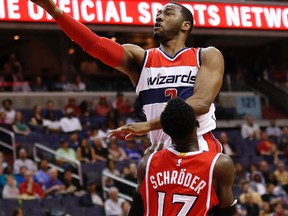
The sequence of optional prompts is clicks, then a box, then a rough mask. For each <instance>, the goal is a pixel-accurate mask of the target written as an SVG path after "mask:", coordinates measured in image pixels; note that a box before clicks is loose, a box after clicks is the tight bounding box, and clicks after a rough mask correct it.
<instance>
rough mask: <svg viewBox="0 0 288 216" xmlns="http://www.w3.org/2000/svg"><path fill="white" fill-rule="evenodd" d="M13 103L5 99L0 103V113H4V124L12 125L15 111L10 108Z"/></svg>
mask: <svg viewBox="0 0 288 216" xmlns="http://www.w3.org/2000/svg"><path fill="white" fill-rule="evenodd" d="M12 105H13V103H12V101H11V100H10V99H5V100H3V101H2V108H1V109H0V113H4V114H5V115H4V117H5V119H4V123H5V124H10V125H11V124H13V122H14V121H15V116H16V111H15V109H13V107H12Z"/></svg>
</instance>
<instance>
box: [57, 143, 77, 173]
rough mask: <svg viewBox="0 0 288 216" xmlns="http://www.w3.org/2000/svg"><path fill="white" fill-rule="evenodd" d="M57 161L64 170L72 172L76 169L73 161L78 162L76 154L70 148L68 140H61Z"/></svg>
mask: <svg viewBox="0 0 288 216" xmlns="http://www.w3.org/2000/svg"><path fill="white" fill-rule="evenodd" d="M55 159H56V161H57V164H58V165H60V166H62V167H63V169H64V170H71V169H73V168H74V167H75V163H73V161H77V157H76V152H75V150H74V149H72V148H69V145H68V142H67V140H64V139H62V140H60V148H58V149H57V151H56V157H55Z"/></svg>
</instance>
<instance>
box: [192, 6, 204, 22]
mask: <svg viewBox="0 0 288 216" xmlns="http://www.w3.org/2000/svg"><path fill="white" fill-rule="evenodd" d="M194 10H195V11H197V12H198V22H199V24H200V25H205V15H204V11H205V10H207V6H206V5H203V4H195V5H194Z"/></svg>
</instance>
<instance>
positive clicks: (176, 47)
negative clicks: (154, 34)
mask: <svg viewBox="0 0 288 216" xmlns="http://www.w3.org/2000/svg"><path fill="white" fill-rule="evenodd" d="M160 48H161V50H163V51H164V52H165V53H166V54H168V55H170V56H175V54H176V53H177V52H179V51H180V50H181V49H183V48H185V42H184V43H183V40H169V41H167V42H162V43H161V44H160Z"/></svg>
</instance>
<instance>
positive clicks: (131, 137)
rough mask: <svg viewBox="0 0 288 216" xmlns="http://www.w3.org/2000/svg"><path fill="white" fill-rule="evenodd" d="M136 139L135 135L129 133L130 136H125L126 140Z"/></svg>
mask: <svg viewBox="0 0 288 216" xmlns="http://www.w3.org/2000/svg"><path fill="white" fill-rule="evenodd" d="M134 137H135V135H134V134H133V133H128V134H127V135H126V136H125V140H132V139H133V138H134Z"/></svg>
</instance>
